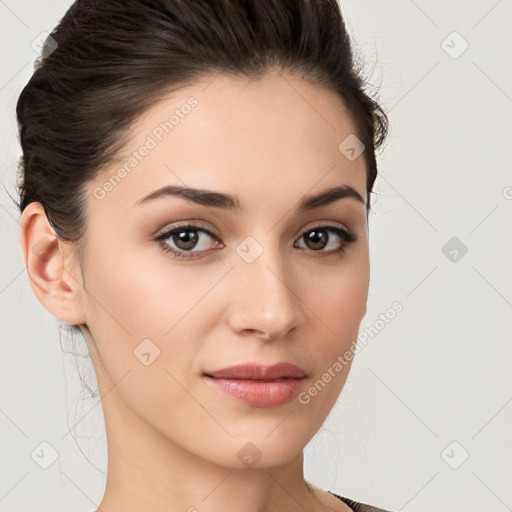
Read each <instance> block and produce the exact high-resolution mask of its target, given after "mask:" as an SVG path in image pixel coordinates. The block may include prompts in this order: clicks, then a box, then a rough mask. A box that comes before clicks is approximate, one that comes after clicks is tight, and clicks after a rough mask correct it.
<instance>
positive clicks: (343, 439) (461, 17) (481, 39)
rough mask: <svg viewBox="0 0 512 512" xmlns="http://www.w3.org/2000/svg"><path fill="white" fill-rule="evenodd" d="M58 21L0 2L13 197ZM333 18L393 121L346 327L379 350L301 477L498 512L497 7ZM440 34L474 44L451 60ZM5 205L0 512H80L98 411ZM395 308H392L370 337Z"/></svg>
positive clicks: (500, 216)
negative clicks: (26, 92)
mask: <svg viewBox="0 0 512 512" xmlns="http://www.w3.org/2000/svg"><path fill="white" fill-rule="evenodd" d="M70 5H71V2H70V1H69V0H46V1H44V2H43V1H40V2H34V1H29V0H18V1H16V2H15V1H14V0H7V1H2V0H0V19H1V25H0V33H1V36H0V37H1V49H0V51H1V62H2V66H1V68H0V104H1V111H2V118H1V121H0V172H1V179H2V183H3V184H4V185H5V187H6V188H7V190H9V192H10V193H11V194H12V195H14V193H15V192H14V183H15V175H16V163H17V159H18V156H19V154H20V147H19V144H18V142H17V134H16V123H15V113H14V112H15V103H16V100H17V97H18V95H19V93H20V92H21V89H22V88H23V86H24V85H25V84H26V82H27V81H28V79H29V77H30V75H31V70H32V63H33V61H34V59H35V57H36V54H35V52H34V50H33V49H32V48H31V44H32V41H33V40H34V39H37V37H38V35H39V34H40V33H41V32H43V31H48V32H49V31H50V30H51V29H52V28H53V26H54V25H55V24H56V23H57V22H58V20H59V19H60V18H61V16H62V15H63V14H64V12H65V11H66V10H67V8H68V7H69V6H70ZM342 10H343V13H344V16H345V19H346V23H347V26H348V29H349V31H350V32H351V34H352V36H353V37H354V39H355V43H356V44H355V48H356V51H357V52H358V53H359V54H360V55H361V56H362V58H363V59H364V60H365V61H366V69H367V76H370V78H371V81H372V83H373V84H375V85H377V86H378V85H379V84H380V83H382V85H381V89H380V94H381V99H382V102H383V104H384V106H385V108H386V110H387V111H388V113H389V116H390V120H391V132H390V138H389V141H388V144H387V146H386V148H385V150H384V153H383V154H382V156H381V157H380V176H379V178H378V179H377V182H376V186H375V191H376V192H377V193H378V195H375V198H376V202H375V204H374V211H373V213H372V215H371V220H370V254H371V286H370V296H369V304H368V313H367V315H366V317H365V319H364V320H363V324H362V326H361V331H364V330H365V329H369V328H370V327H372V326H373V327H374V328H375V329H376V331H377V332H378V334H376V335H373V336H372V337H369V342H368V343H367V345H366V346H365V347H364V349H363V350H361V352H360V353H359V355H358V356H357V358H356V361H355V362H354V364H353V367H352V370H351V374H350V377H349V380H348V382H347V384H346V386H345V388H344V390H343V392H342V394H341V396H340V398H339V401H338V403H337V404H336V406H335V408H334V409H333V411H332V414H331V415H330V416H329V418H328V419H327V421H326V423H325V424H324V426H323V428H322V429H321V430H320V431H319V432H318V434H317V435H316V436H315V438H314V439H313V440H312V441H311V443H310V444H309V445H308V446H307V447H306V451H305V455H306V469H305V471H306V478H308V479H310V480H311V481H313V482H314V483H315V484H317V485H319V486H321V487H322V488H324V489H329V490H334V491H336V492H338V493H340V494H344V495H347V496H350V497H352V498H354V499H357V500H361V501H366V502H369V503H374V504H377V505H380V506H382V507H385V508H390V509H395V510H404V511H417V512H423V511H425V512H426V511H431V510H443V511H445V512H450V511H457V512H458V511H477V510H493V511H496V512H501V511H503V512H504V511H506V510H512V487H511V486H510V482H511V481H512V462H511V461H512V440H511V439H512V438H511V436H510V427H511V424H512V403H511V402H512V383H511V378H510V373H511V372H510V366H511V365H510V362H511V356H512V343H511V341H512V340H511V334H510V333H511V326H512V325H511V324H512V315H511V313H512V271H511V262H512V243H511V223H510V220H511V218H512V172H511V167H510V162H511V159H510V150H511V146H512V144H511V141H510V139H511V135H512V129H511V123H510V119H511V114H512V71H511V68H512V66H511V58H510V55H511V50H512V35H511V34H512V31H511V22H512V2H511V1H510V0H501V1H496V0H479V1H476V0H474V1H468V0H464V1H462V0H461V1H456V0H448V1H447V0H435V1H434V0H428V1H427V0H415V1H412V0H385V1H384V0H342ZM454 31H457V32H458V33H459V34H460V37H462V38H463V39H464V40H466V41H467V43H468V44H469V47H468V48H467V50H466V51H465V52H464V53H462V54H461V55H460V56H458V57H457V58H454V57H455V56H456V55H457V53H458V52H459V51H460V49H461V48H462V46H461V45H462V44H463V40H462V39H461V38H460V37H459V36H457V35H454V34H452V33H453V32H454ZM443 41H445V42H444V43H443ZM450 54H451V55H450ZM0 194H1V197H0V206H1V208H0V213H1V222H0V229H1V231H0V233H1V234H0V236H1V245H0V251H1V263H2V264H1V270H0V308H1V310H0V311H1V333H2V357H1V358H0V376H1V379H2V381H1V385H0V389H1V399H0V439H1V441H0V443H1V444H0V460H1V463H0V511H9V512H22V511H30V512H34V511H38V512H39V511H40V512H45V511H56V510H58V511H64V510H66V511H71V510H73V511H75V510H76V511H83V510H89V509H90V508H91V507H92V506H94V504H97V503H99V501H100V499H101V497H102V494H103V490H104V484H105V475H104V473H102V472H101V471H104V470H105V467H106V466H105V464H106V444H105V438H104V427H103V423H102V422H103V417H102V412H101V406H100V405H99V398H97V397H96V398H88V399H87V398H84V399H83V400H80V399H81V397H83V396H85V397H86V396H87V395H84V394H82V392H81V389H82V385H81V383H80V381H79V380H78V378H77V371H76V369H75V367H74V361H75V359H74V357H73V356H65V357H63V355H62V353H61V347H60V344H59V333H58V328H57V326H58V322H57V320H56V319H54V318H53V317H52V316H51V315H50V314H49V313H48V312H47V311H46V310H45V309H44V308H43V307H42V306H41V305H40V303H39V302H38V301H37V299H36V298H35V295H34V294H33V292H32V290H31V288H30V285H29V282H28V279H27V275H26V270H25V267H24V263H23V259H22V256H21V250H20V247H19V241H18V236H19V214H18V212H17V210H16V209H15V207H14V206H13V204H12V202H11V200H10V198H9V197H8V195H7V194H6V192H5V191H4V189H3V188H2V189H1V190H0ZM453 237H456V239H457V240H455V242H454V243H455V244H458V247H459V249H460V247H461V246H462V245H461V244H464V246H465V247H467V253H466V254H464V255H462V252H461V251H460V250H459V249H457V248H455V249H456V250H457V251H458V252H457V254H458V257H457V259H456V261H453V258H454V256H455V253H451V254H449V253H448V256H447V255H445V252H447V250H446V249H445V250H444V251H443V247H445V244H447V243H448V242H449V241H450V239H452V238H453ZM452 243H453V242H452ZM451 249H453V248H450V250H451ZM395 301H399V302H400V303H401V304H402V305H403V308H404V309H403V311H402V312H400V313H398V314H397V315H396V316H395V318H394V319H393V320H391V321H389V323H387V324H381V323H379V322H378V319H379V315H382V314H385V313H386V312H388V311H389V310H390V308H391V304H392V303H393V302H395ZM62 337H63V343H64V344H65V346H68V345H66V344H69V339H68V338H67V337H66V336H65V335H64V334H63V336H62ZM83 349H84V346H82V347H80V346H79V347H78V350H82V351H83ZM81 365H82V367H83V371H84V372H87V360H85V361H83V363H81ZM89 379H91V380H90V382H91V385H93V386H94V384H95V381H94V375H93V374H89ZM82 418H83V419H82ZM70 429H71V430H72V432H73V433H74V435H75V436H76V437H77V438H78V441H79V443H80V447H81V449H82V450H83V453H84V454H85V455H86V456H87V457H88V459H89V460H90V461H91V463H92V464H93V465H91V464H90V463H89V462H88V460H87V459H86V458H85V456H84V454H83V453H82V452H81V450H79V448H78V447H77V445H76V443H75V441H74V439H73V438H72V435H71V434H70ZM506 432H509V434H508V435H506ZM42 442H47V443H50V445H51V446H52V447H53V448H54V449H55V450H56V452H57V453H58V459H57V460H56V461H55V463H53V464H52V465H51V466H50V467H49V468H48V469H42V468H41V467H40V465H38V464H37V463H36V462H35V460H37V454H41V453H45V454H46V455H45V456H48V454H49V453H51V449H50V448H48V447H46V445H43V446H42V447H41V446H40V443H42ZM453 442H455V444H451V443H453ZM447 447H448V448H447ZM34 450H36V451H35V454H34V456H32V455H31V454H32V453H33V452H34ZM41 450H42V451H41ZM466 452H467V454H468V455H469V456H468V458H467V460H465V461H464V457H465V456H466ZM94 466H96V467H97V468H98V469H99V470H101V471H99V470H97V469H95V467H94Z"/></svg>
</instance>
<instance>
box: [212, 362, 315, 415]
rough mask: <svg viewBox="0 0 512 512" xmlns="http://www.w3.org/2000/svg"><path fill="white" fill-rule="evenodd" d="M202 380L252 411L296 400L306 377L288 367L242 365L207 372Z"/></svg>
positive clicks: (301, 372) (293, 367)
mask: <svg viewBox="0 0 512 512" xmlns="http://www.w3.org/2000/svg"><path fill="white" fill-rule="evenodd" d="M203 376H204V378H205V380H206V381H207V382H208V383H209V384H210V385H212V386H213V387H214V388H216V389H217V390H218V391H220V392H222V393H225V394H227V395H230V396H232V397H234V398H236V399H238V400H241V401H243V402H245V403H247V404H249V405H251V406H253V407H278V406H280V405H283V404H285V403H287V402H289V401H290V400H292V399H293V398H295V397H296V396H297V395H298V394H299V392H300V389H301V387H302V385H303V381H304V380H305V379H306V377H307V375H306V373H305V372H304V370H302V369H301V368H299V367H298V366H295V365H294V364H291V363H285V362H283V363H277V364H274V365H270V366H269V365H257V364H241V365H236V366H231V367H229V368H223V369H221V370H215V371H207V372H204V374H203Z"/></svg>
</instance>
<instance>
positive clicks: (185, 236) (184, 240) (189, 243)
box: [173, 229, 198, 250]
mask: <svg viewBox="0 0 512 512" xmlns="http://www.w3.org/2000/svg"><path fill="white" fill-rule="evenodd" d="M173 238H174V243H175V244H176V245H177V246H178V247H179V248H180V249H183V250H187V249H193V248H194V246H195V245H196V244H197V239H198V236H197V232H196V231H194V230H191V229H187V230H183V231H180V232H179V233H176V234H175V235H174V237H173ZM183 244H184V245H183Z"/></svg>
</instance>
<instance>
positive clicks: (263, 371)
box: [204, 362, 306, 381]
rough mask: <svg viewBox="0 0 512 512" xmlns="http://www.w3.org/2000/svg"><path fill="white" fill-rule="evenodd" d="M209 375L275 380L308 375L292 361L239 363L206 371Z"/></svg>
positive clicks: (226, 377) (224, 377) (299, 377)
mask: <svg viewBox="0 0 512 512" xmlns="http://www.w3.org/2000/svg"><path fill="white" fill-rule="evenodd" d="M204 373H205V375H207V376H209V377H215V378H222V379H244V380H266V381H268V380H275V379H279V378H283V377H290V378H295V379H301V378H302V377H306V372H305V371H304V370H303V369H302V368H299V367H298V366H295V365H294V364H291V363H286V362H283V363H277V364H273V365H263V364H254V363H246V364H238V365H236V366H230V367H228V368H222V369H221V370H215V371H206V372H204Z"/></svg>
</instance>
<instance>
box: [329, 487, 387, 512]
mask: <svg viewBox="0 0 512 512" xmlns="http://www.w3.org/2000/svg"><path fill="white" fill-rule="evenodd" d="M328 492H329V493H330V494H332V495H333V496H335V497H336V498H338V499H339V500H341V501H342V502H343V503H346V504H347V505H348V506H349V507H350V508H351V509H352V510H353V511H354V512H392V511H390V510H385V509H383V508H379V507H374V506H372V505H368V504H367V503H361V502H359V501H354V500H351V499H350V498H345V497H344V496H340V495H338V494H336V493H334V492H332V491H328Z"/></svg>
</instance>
